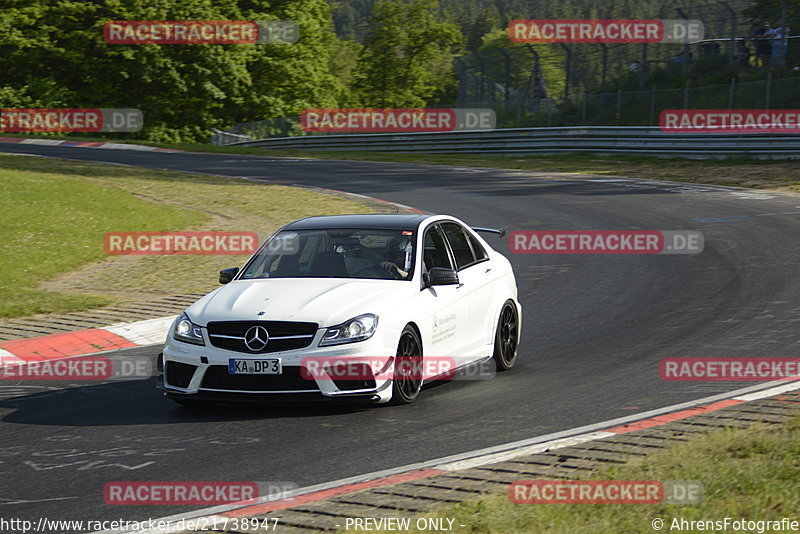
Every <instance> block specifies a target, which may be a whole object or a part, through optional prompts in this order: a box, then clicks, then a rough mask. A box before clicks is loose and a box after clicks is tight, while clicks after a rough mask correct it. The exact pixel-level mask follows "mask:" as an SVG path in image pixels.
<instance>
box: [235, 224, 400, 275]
mask: <svg viewBox="0 0 800 534" xmlns="http://www.w3.org/2000/svg"><path fill="white" fill-rule="evenodd" d="M414 235H415V234H414V232H413V231H411V230H377V229H365V228H356V229H338V228H337V229H335V230H302V231H284V232H279V233H278V234H276V235H275V236H273V238H272V239H270V240H269V242H267V243H266V244H265V246H264V247H262V248H261V250H259V252H258V253H257V254H256V256H255V257H254V258H253V259H252V260H251V261H250V262H249V263H248V264H247V265H246V266H245V268H244V272H243V273H242V276H241V278H242V279H254V278H373V279H380V280H410V279H411V277H412V276H413V265H414V245H413V244H414Z"/></svg>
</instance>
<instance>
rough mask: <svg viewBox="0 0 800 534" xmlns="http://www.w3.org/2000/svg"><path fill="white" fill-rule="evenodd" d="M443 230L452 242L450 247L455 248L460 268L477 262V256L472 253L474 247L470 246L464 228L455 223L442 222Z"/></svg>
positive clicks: (454, 251) (454, 254)
mask: <svg viewBox="0 0 800 534" xmlns="http://www.w3.org/2000/svg"><path fill="white" fill-rule="evenodd" d="M442 230H444V234H445V235H446V236H447V241H449V242H450V248H452V250H453V256H455V258H456V264H457V265H458V268H459V269H463V268H464V267H466V266H468V265H471V264H473V263H475V256H473V255H472V248H471V247H470V246H469V241H467V236H466V235H464V230H462V229H461V227H460V226H459V225H457V224H455V223H444V224H442Z"/></svg>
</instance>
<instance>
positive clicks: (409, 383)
mask: <svg viewBox="0 0 800 534" xmlns="http://www.w3.org/2000/svg"><path fill="white" fill-rule="evenodd" d="M420 389H422V342H421V341H420V339H419V335H418V334H417V331H416V330H414V328H413V327H412V326H411V325H406V327H405V328H404V329H403V333H402V334H400V342H399V343H398V344H397V354H396V355H395V361H394V376H393V377H392V400H391V404H411V403H412V402H414V400H415V399H416V398H417V396H418V395H419V391H420Z"/></svg>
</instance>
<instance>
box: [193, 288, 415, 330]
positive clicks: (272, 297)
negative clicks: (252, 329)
mask: <svg viewBox="0 0 800 534" xmlns="http://www.w3.org/2000/svg"><path fill="white" fill-rule="evenodd" d="M412 291H413V290H412V287H411V282H406V281H402V280H348V279H341V278H271V279H259V280H236V281H233V282H230V283H229V284H227V285H225V286H224V287H221V288H219V289H217V290H216V291H214V292H212V293H209V294H208V295H206V296H205V297H203V298H201V299H200V300H198V301H197V302H195V303H194V304H192V305H191V306H189V308H188V309H187V310H186V313H187V314H188V315H189V318H190V319H191V320H192V321H193V322H195V323H196V324H198V325H201V326H206V325H207V324H208V322H210V321H254V320H264V321H270V320H271V321H303V322H313V323H318V324H319V325H320V326H333V325H336V324H339V323H341V322H344V321H346V320H347V319H350V318H352V317H355V316H356V315H361V314H362V313H376V314H380V313H381V310H383V309H386V308H387V307H393V306H396V305H397V303H398V302H401V301H402V300H405V299H406V298H407V297H408V296H409V295H411V293H412Z"/></svg>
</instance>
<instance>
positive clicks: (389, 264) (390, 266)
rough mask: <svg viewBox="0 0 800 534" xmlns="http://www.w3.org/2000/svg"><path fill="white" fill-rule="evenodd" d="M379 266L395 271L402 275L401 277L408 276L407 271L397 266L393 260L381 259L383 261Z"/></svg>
mask: <svg viewBox="0 0 800 534" xmlns="http://www.w3.org/2000/svg"><path fill="white" fill-rule="evenodd" d="M380 266H381V267H383V268H384V269H386V270H389V271H394V272H396V273H397V274H398V275H400V276H402V277H403V278H405V277H407V276H408V272H407V271H404V270H403V269H401V268H400V267H398V266H397V265H396V264H395V263H394V262H391V261H383V262H381V264H380Z"/></svg>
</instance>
